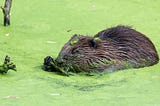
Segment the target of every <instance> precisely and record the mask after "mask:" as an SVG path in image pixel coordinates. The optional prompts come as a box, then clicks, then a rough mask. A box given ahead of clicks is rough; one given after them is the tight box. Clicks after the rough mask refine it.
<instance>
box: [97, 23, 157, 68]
mask: <svg viewBox="0 0 160 106" xmlns="http://www.w3.org/2000/svg"><path fill="white" fill-rule="evenodd" d="M94 37H99V38H100V39H102V40H106V42H111V43H112V44H113V46H114V52H115V54H114V55H115V57H117V59H118V60H120V61H126V62H128V63H129V64H131V65H132V67H135V68H139V67H144V66H151V65H154V64H156V63H158V61H159V57H158V55H157V51H156V49H155V46H154V45H153V43H152V42H151V41H150V39H149V38H147V37H146V36H145V35H143V34H142V33H140V32H138V31H136V30H134V29H132V28H130V27H126V26H117V27H112V28H109V29H106V30H103V31H101V32H99V33H98V34H96V35H95V36H94ZM104 46H105V45H104ZM105 48H106V50H107V45H106V47H105ZM106 52H107V51H106ZM121 68H122V67H120V68H119V69H121ZM123 68H126V67H123Z"/></svg>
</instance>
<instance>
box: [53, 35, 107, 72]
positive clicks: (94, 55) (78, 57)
mask: <svg viewBox="0 0 160 106" xmlns="http://www.w3.org/2000/svg"><path fill="white" fill-rule="evenodd" d="M104 42H105V41H103V40H101V39H99V38H93V37H89V36H83V35H74V36H72V38H71V39H70V40H69V41H68V42H67V43H66V44H65V45H64V47H63V48H62V50H61V52H60V53H59V56H58V57H57V59H56V61H57V62H58V63H59V64H60V66H62V67H63V66H64V67H65V66H66V67H71V68H78V69H79V70H83V69H91V66H92V67H93V66H94V67H95V65H98V64H99V63H101V62H103V59H104V58H106V57H105V48H104V47H103V46H102V45H103V43H104Z"/></svg>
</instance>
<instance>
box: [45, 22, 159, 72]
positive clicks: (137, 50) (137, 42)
mask: <svg viewBox="0 0 160 106" xmlns="http://www.w3.org/2000/svg"><path fill="white" fill-rule="evenodd" d="M50 58H52V57H46V58H45V61H46V62H45V63H47V62H48V61H47V60H52V63H53V64H54V66H58V67H60V68H61V69H64V71H63V72H66V71H67V72H68V71H74V72H81V71H83V72H113V71H117V70H122V69H128V68H141V67H145V66H152V65H154V64H156V63H158V61H159V57H158V54H157V51H156V49H155V46H154V45H153V43H152V42H151V40H150V39H149V38H147V37H146V36H145V35H144V34H142V33H140V32H138V31H136V30H135V29H132V28H131V27H128V26H123V25H118V26H116V27H111V28H108V29H105V30H103V31H100V32H98V33H97V34H96V35H94V36H93V37H91V36H84V35H77V34H75V35H73V36H72V37H71V39H70V40H69V41H68V42H67V43H66V44H65V45H64V47H63V48H62V49H61V51H60V53H59V55H58V57H57V58H56V60H53V59H50ZM45 63H44V64H45Z"/></svg>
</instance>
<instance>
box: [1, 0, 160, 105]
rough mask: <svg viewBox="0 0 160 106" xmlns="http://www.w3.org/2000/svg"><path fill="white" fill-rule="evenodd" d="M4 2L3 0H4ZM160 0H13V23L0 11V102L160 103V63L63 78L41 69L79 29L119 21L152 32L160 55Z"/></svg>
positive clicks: (93, 31)
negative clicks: (1, 71)
mask: <svg viewBox="0 0 160 106" xmlns="http://www.w3.org/2000/svg"><path fill="white" fill-rule="evenodd" d="M0 5H3V0H1V1H0ZM159 5H160V1H159V0H79V1H78V0H43V1H42V0H41V1H40V0H13V4H12V15H11V26H9V27H3V14H2V13H1V14H0V17H1V18H0V23H1V24H0V60H1V61H0V63H1V64H2V63H3V60H4V57H5V56H6V55H9V56H10V57H11V60H12V61H13V62H14V63H16V65H17V70H18V71H17V72H14V71H9V72H8V73H7V74H6V75H0V106H66V105H68V106H135V105H136V106H160V63H159V64H157V65H154V66H151V67H146V68H140V69H129V70H123V71H118V72H114V73H109V74H106V75H102V76H100V75H95V76H86V75H83V74H77V75H75V76H70V77H66V76H62V75H59V74H57V73H50V72H44V71H43V70H42V69H41V65H42V64H43V58H44V57H45V56H47V55H51V56H52V57H57V55H58V53H59V51H60V49H61V47H62V46H63V45H64V43H65V42H66V41H67V40H68V39H69V38H70V37H71V36H72V35H73V34H75V33H77V34H84V35H93V34H96V33H97V32H99V31H101V30H103V29H105V28H108V27H111V26H115V25H119V24H123V25H130V26H133V28H135V29H136V30H138V31H140V32H142V33H144V34H145V35H147V36H148V37H149V38H150V39H151V40H152V41H153V43H154V44H155V46H156V49H157V51H158V53H159V55H160V46H159V45H160V40H159V39H160V37H159V36H160V26H159V25H160V8H159Z"/></svg>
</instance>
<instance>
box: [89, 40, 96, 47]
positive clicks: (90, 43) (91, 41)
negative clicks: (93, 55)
mask: <svg viewBox="0 0 160 106" xmlns="http://www.w3.org/2000/svg"><path fill="white" fill-rule="evenodd" d="M89 46H90V47H92V48H97V44H96V40H94V39H92V40H90V41H89Z"/></svg>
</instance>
